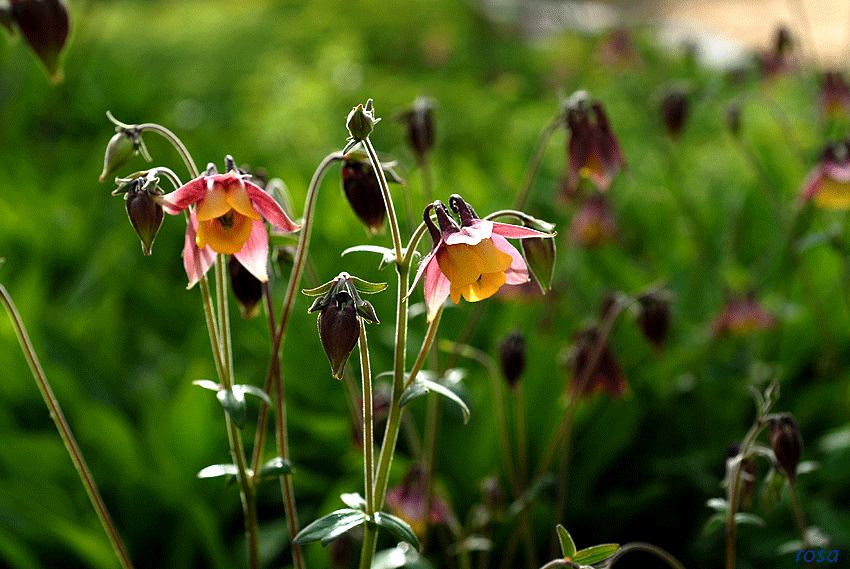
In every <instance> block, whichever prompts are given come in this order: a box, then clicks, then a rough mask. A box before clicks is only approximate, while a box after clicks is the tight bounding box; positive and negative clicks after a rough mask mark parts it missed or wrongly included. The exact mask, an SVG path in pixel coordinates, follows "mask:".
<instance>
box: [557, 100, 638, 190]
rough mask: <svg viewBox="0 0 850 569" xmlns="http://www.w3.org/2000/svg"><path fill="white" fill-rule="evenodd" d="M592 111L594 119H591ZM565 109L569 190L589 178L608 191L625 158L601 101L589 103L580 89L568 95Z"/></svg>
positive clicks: (624, 163)
mask: <svg viewBox="0 0 850 569" xmlns="http://www.w3.org/2000/svg"><path fill="white" fill-rule="evenodd" d="M588 107H589V108H588ZM591 110H592V111H593V115H594V120H593V121H591V118H590V111H591ZM565 112H566V122H567V127H568V128H569V130H570V140H569V142H568V144H567V151H568V154H569V163H570V171H569V176H568V186H569V189H570V191H571V192H573V191H575V189H576V188H577V187H578V184H579V180H580V179H581V178H590V179H591V180H592V181H593V183H595V184H596V186H597V187H598V188H599V189H600V190H602V191H605V190H607V189H608V187H609V186H610V185H611V181H612V180H613V179H614V176H615V175H616V174H617V172H619V171H620V170H621V169H622V168H624V167H625V165H626V161H625V159H624V158H623V153H622V152H621V151H620V145H619V144H618V143H617V139H616V137H615V136H614V131H613V130H611V124H610V123H609V122H608V116H607V115H606V114H605V109H604V108H603V107H602V103H600V102H599V101H591V102H590V103H588V94H587V93H586V92H584V91H579V92H577V93H575V94H573V96H572V97H570V100H569V101H568V102H567V109H566V111H565Z"/></svg>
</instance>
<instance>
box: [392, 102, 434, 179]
mask: <svg viewBox="0 0 850 569" xmlns="http://www.w3.org/2000/svg"><path fill="white" fill-rule="evenodd" d="M434 106H435V104H434V100H433V99H431V98H429V97H417V98H416V100H415V101H414V102H413V107H412V108H411V109H409V110H408V111H405V112H404V113H402V114H401V115H399V119H401V120H402V121H404V123H405V124H406V125H407V144H408V145H409V146H410V148H412V149H413V152H414V153H415V154H416V161H417V162H419V163H420V164H421V163H422V161H423V160H424V159H425V156H426V155H427V154H428V152H430V151H431V148H433V146H434Z"/></svg>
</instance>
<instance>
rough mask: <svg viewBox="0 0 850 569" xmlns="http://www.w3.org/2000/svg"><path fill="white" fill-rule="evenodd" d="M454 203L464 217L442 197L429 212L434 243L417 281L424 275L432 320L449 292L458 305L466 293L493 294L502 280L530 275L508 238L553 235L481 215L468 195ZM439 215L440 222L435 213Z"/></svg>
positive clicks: (524, 278) (474, 298) (475, 295)
mask: <svg viewBox="0 0 850 569" xmlns="http://www.w3.org/2000/svg"><path fill="white" fill-rule="evenodd" d="M449 207H450V208H451V210H452V211H453V212H454V213H455V214H456V215H457V216H458V218H459V219H460V224H458V223H457V221H456V220H455V219H454V218H453V217H452V216H451V215H450V213H449V208H447V207H446V206H445V204H443V202H441V201H439V200H438V201H435V202H434V203H432V204H429V205H428V206H427V207H426V208H425V211H424V214H423V217H424V219H425V224H426V225H427V227H428V230H429V232H430V233H431V239H432V240H433V242H434V245H433V247H432V249H431V252H430V253H428V255H427V256H426V257H425V258H424V259H423V260H422V264H421V265H420V266H419V270H418V272H417V273H416V278H415V279H414V282H413V286H416V283H418V282H419V279H420V278H421V277H422V275H425V303H426V305H427V306H428V320H429V321H430V320H433V319H434V316H435V315H436V314H437V310H438V309H439V307H440V306H442V304H443V302H444V301H445V300H446V297H448V296H451V298H452V301H453V302H454V303H455V304H457V303H459V302H460V299H461V297H463V298H465V299H466V300H468V301H469V302H476V301H479V300H484V299H485V298H489V297H491V296H493V294H495V293H496V291H497V290H499V288H501V287H502V285H505V284H509V285H515V284H522V283H524V282H527V281H528V280H529V278H530V277H529V274H528V267H527V266H526V264H525V261H524V260H523V258H522V255H521V254H520V253H519V251H517V250H516V248H515V247H514V246H513V245H511V244H510V243H508V241H507V239H506V238H512V239H524V238H528V237H552V236H553V235H554V234H551V233H543V232H541V231H536V230H534V229H529V228H527V227H521V226H518V225H510V224H507V223H498V222H494V221H489V220H486V219H480V218H479V217H478V215H477V214H476V213H475V210H473V209H472V207H471V206H470V205H469V204H467V203H466V202H465V201H464V200H463V198H461V197H460V196H459V195H457V194H455V195H453V196H451V198H449ZM432 211H433V212H434V214H436V217H437V224H438V225H439V227H437V225H435V224H434V221H433V220H432V219H431V212H432Z"/></svg>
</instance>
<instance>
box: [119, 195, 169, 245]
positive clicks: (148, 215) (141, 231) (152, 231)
mask: <svg viewBox="0 0 850 569" xmlns="http://www.w3.org/2000/svg"><path fill="white" fill-rule="evenodd" d="M161 195H162V191H161V190H160V189H159V186H157V185H156V183H155V182H145V180H144V179H143V178H136V179H135V180H133V181H132V182H130V185H129V188H128V189H127V193H126V195H125V199H126V205H127V215H128V216H129V217H130V223H132V224H133V229H135V230H136V233H137V234H138V235H139V239H141V240H142V251H144V253H145V255H150V254H151V246H152V245H153V240H154V239H155V238H156V234H157V232H158V231H159V227H160V226H161V225H162V218H163V211H162V205H160V203H159V201H158V199H157V198H159V196H161Z"/></svg>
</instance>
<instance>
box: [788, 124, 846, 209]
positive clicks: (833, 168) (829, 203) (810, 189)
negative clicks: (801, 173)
mask: <svg viewBox="0 0 850 569" xmlns="http://www.w3.org/2000/svg"><path fill="white" fill-rule="evenodd" d="M800 197H801V198H803V199H804V200H807V201H808V200H812V201H814V202H815V205H817V206H818V207H822V208H826V209H840V210H846V209H848V208H850V140H844V141H842V142H838V143H835V144H830V145H829V146H827V147H826V148H824V150H823V153H822V154H821V159H820V162H819V163H818V164H817V166H815V167H814V169H812V171H811V172H809V175H808V177H807V178H806V182H805V183H804V184H803V190H802V192H800Z"/></svg>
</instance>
